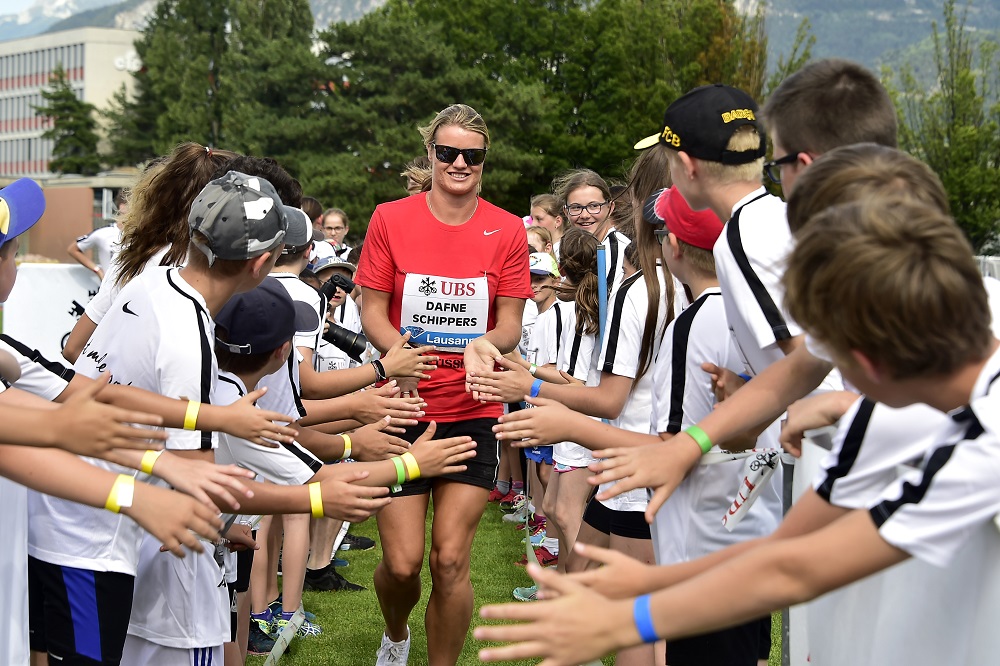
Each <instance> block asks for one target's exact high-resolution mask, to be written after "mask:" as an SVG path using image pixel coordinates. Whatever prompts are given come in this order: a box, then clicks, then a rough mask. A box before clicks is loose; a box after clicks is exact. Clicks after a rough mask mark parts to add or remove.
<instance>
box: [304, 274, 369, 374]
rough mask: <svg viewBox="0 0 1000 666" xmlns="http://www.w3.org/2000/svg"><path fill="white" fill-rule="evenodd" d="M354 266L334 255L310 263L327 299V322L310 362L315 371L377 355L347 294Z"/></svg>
mask: <svg viewBox="0 0 1000 666" xmlns="http://www.w3.org/2000/svg"><path fill="white" fill-rule="evenodd" d="M356 270H357V268H356V267H355V266H354V264H351V263H348V262H346V261H340V260H339V259H337V258H336V257H328V258H324V259H320V260H319V261H317V262H316V264H315V265H314V266H313V267H312V273H313V275H314V276H315V279H316V281H317V282H318V283H319V287H318V288H319V292H320V293H321V294H322V295H323V296H325V297H326V301H327V312H326V320H327V326H326V329H325V331H324V333H323V339H322V340H321V341H320V343H319V348H318V349H317V350H316V357H315V363H314V364H313V366H314V367H315V368H316V371H317V372H325V371H327V370H343V369H344V368H353V367H357V366H358V365H362V364H363V363H365V362H367V361H368V360H372V359H373V358H377V357H378V352H377V351H375V350H374V348H373V347H371V345H369V344H368V339H367V338H365V336H364V334H363V333H362V331H361V312H360V311H359V310H358V306H357V304H356V303H355V302H354V299H353V298H351V296H350V293H351V292H352V291H353V290H354V287H355V285H354V282H353V279H354V272H355V271H356ZM373 352H374V353H373Z"/></svg>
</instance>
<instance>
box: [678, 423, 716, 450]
mask: <svg viewBox="0 0 1000 666" xmlns="http://www.w3.org/2000/svg"><path fill="white" fill-rule="evenodd" d="M684 433H685V434H686V435H687V436H688V437H690V438H691V439H693V440H694V441H695V443H696V444H697V445H698V446H699V447H701V453H702V455H704V454H706V453H708V452H709V451H710V450H711V449H712V440H710V439H709V438H708V435H706V434H705V431H704V430H702V429H701V428H699V427H698V426H691V427H690V428H688V429H687V430H685V431H684Z"/></svg>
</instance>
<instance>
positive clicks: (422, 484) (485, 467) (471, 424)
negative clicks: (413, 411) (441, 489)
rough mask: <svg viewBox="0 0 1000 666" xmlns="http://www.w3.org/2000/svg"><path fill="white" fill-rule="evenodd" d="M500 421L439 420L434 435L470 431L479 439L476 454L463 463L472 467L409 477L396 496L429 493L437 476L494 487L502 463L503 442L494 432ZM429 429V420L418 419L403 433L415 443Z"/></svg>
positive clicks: (406, 438) (441, 435) (482, 486)
mask: <svg viewBox="0 0 1000 666" xmlns="http://www.w3.org/2000/svg"><path fill="white" fill-rule="evenodd" d="M496 424H497V420H496V419H469V420H468V421H454V422H452V423H438V424H437V433H436V434H435V435H434V439H445V438H447V437H460V436H462V435H466V436H468V437H471V438H472V439H473V440H474V441H475V442H476V457H475V458H469V459H468V460H466V461H464V462H463V463H462V464H463V465H465V466H466V467H468V469H466V470H465V471H464V472H459V473H458V474H445V475H444V476H439V477H433V478H429V479H425V478H422V477H421V478H419V479H417V480H416V481H409V482H407V483H405V484H403V489H402V490H400V491H399V492H398V493H390V494H391V495H392V496H393V497H405V496H408V495H426V494H427V493H429V492H430V491H431V486H432V485H433V484H434V480H435V478H437V479H445V480H447V481H458V482H459V483H466V484H469V485H471V486H479V487H480V488H486V489H487V490H492V489H493V486H494V484H496V480H497V467H498V466H499V463H500V443H499V442H498V441H497V436H496V434H495V433H494V432H493V426H495V425H496ZM426 429H427V424H426V423H418V424H417V425H415V426H410V427H408V428H407V429H406V432H405V433H404V434H402V435H400V438H401V439H405V440H406V441H407V442H410V443H411V444H412V443H413V442H415V441H417V438H418V437H420V435H422V434H423V433H424V430H426Z"/></svg>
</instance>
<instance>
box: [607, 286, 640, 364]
mask: <svg viewBox="0 0 1000 666" xmlns="http://www.w3.org/2000/svg"><path fill="white" fill-rule="evenodd" d="M641 277H642V271H636V272H635V273H633V274H632V275H630V276H629V277H628V279H626V280H623V281H622V284H621V286H620V287H618V293H616V294H615V304H614V307H613V308H612V312H611V321H609V322H608V325H607V327H606V328H605V335H606V336H607V338H608V351H607V353H606V354H605V355H604V366H603V367H602V368H601V371H602V372H608V373H613V372H614V368H615V356H616V355H617V352H618V335H619V333H620V331H621V326H622V311H623V310H624V309H625V303H626V301H628V290H629V288H630V287H631V286H632V285H634V284H635V283H636V282H637V281H638V280H639V278H641Z"/></svg>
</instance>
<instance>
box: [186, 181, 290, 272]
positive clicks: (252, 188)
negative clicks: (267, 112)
mask: <svg viewBox="0 0 1000 666" xmlns="http://www.w3.org/2000/svg"><path fill="white" fill-rule="evenodd" d="M293 210H294V209H292V208H291V207H288V206H285V205H284V204H282V203H281V199H280V198H279V197H278V193H277V192H275V190H274V187H273V186H272V185H271V183H269V182H267V181H266V180H265V179H263V178H259V177H257V176H248V175H246V174H245V173H240V172H239V171H230V172H229V173H227V174H226V175H225V176H223V177H222V178H216V179H215V180H213V181H211V182H209V183H208V185H206V186H205V187H204V189H202V191H201V192H199V193H198V196H197V198H195V200H194V203H193V204H191V214H190V215H188V227H189V228H190V230H191V238H192V240H193V242H194V244H195V246H196V247H197V248H198V249H199V250H201V251H202V252H204V253H205V256H207V257H208V265H209V266H211V265H212V264H214V263H215V260H216V259H227V260H233V261H241V260H246V259H253V258H254V257H259V256H260V255H262V254H264V253H265V252H268V251H270V250H274V249H275V248H278V247H279V246H281V244H282V243H283V242H284V240H285V233H286V232H287V230H288V220H289V215H291V214H292V211H293ZM195 232H198V234H200V236H196V235H195Z"/></svg>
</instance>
